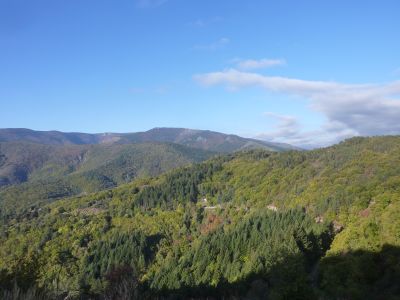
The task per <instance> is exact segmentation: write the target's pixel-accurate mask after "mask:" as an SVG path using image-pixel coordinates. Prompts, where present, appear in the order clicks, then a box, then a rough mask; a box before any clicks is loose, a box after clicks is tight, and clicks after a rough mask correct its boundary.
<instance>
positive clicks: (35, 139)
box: [0, 128, 298, 152]
mask: <svg viewBox="0 0 400 300" xmlns="http://www.w3.org/2000/svg"><path fill="white" fill-rule="evenodd" d="M10 141H25V142H32V143H39V144H46V145H85V144H130V143H143V142H165V143H175V144H180V145H184V146H188V147H193V148H199V149H203V150H209V151H214V152H234V151H240V150H244V149H249V148H264V149H267V150H271V151H283V150H290V149H298V148H296V147H294V146H291V145H288V144H282V143H271V142H266V141H261V140H256V139H249V138H243V137H239V136H237V135H233V134H223V133H219V132H214V131H209V130H194V129H186V128H153V129H151V130H148V131H145V132H134V133H97V134H89V133H79V132H60V131H35V130H30V129H24V128H7V129H0V142H10Z"/></svg>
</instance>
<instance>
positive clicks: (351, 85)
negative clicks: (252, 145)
mask: <svg viewBox="0 0 400 300" xmlns="http://www.w3.org/2000/svg"><path fill="white" fill-rule="evenodd" d="M399 13H400V2H399V1H397V0H393V1H388V0H382V1H369V0H363V1H348V0H347V1H343V0H337V1H317V0H315V1H311V0H308V1H307V0H304V1H289V0H286V1H265V0H263V1H262V0H260V1H256V0H254V1H252V0H249V1H236V0H229V1H228V0H227V1H224V0H220V1H215V0H213V1H211V0H198V1H194V0H136V1H135V0H129V1H128V0H118V1H111V0H109V1H105V0H85V1H82V0H69V1H66V0H57V1H55V0H46V1H45V0H35V1H29V0H26V1H21V0H0V105H1V108H0V127H1V128H10V127H26V128H32V129H37V130H53V129H55V130H61V131H82V132H133V131H142V130H147V129H150V128H152V127H164V126H168V127H187V128H197V129H209V130H215V131H221V132H226V133H235V134H239V135H243V136H249V137H258V138H263V139H267V140H272V141H278V142H290V143H293V144H296V145H300V146H306V147H312V146H315V145H325V144H330V143H333V142H336V141H338V140H341V139H343V138H346V137H349V136H353V135H376V134H399V133H400V122H397V120H399V119H400V101H399V99H400V96H399V95H400V82H399V81H398V80H399V79H400V38H399V37H400V36H399V29H400V18H399ZM398 123H399V124H398Z"/></svg>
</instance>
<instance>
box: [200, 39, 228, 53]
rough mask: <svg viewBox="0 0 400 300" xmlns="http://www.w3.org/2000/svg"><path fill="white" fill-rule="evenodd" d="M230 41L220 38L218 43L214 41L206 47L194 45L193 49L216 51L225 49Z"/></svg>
mask: <svg viewBox="0 0 400 300" xmlns="http://www.w3.org/2000/svg"><path fill="white" fill-rule="evenodd" d="M229 42H230V40H229V39H228V38H226V37H223V38H220V39H219V40H218V41H215V42H213V43H211V44H208V45H196V46H194V47H193V48H194V49H196V50H209V51H213V50H217V49H219V48H223V47H225V46H226V45H227V44H229Z"/></svg>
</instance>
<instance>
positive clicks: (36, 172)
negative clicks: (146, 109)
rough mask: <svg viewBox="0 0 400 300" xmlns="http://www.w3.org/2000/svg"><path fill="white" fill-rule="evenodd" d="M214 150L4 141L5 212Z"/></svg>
mask: <svg viewBox="0 0 400 300" xmlns="http://www.w3.org/2000/svg"><path fill="white" fill-rule="evenodd" d="M213 155H215V153H213V152H209V151H205V150H201V149H193V148H189V147H185V146H182V145H177V144H170V143H138V144H124V145H111V144H101V145H67V146H58V145H44V144H36V143H27V142H4V143H0V216H2V217H4V216H5V215H8V214H10V213H14V212H15V210H17V211H19V210H25V211H26V210H27V209H28V210H32V209H35V205H37V204H38V203H41V202H42V203H43V202H48V201H53V200H54V199H58V198H62V197H67V196H72V195H77V194H82V193H83V194H85V193H92V192H95V191H100V190H104V189H108V188H113V187H116V186H118V185H120V184H123V183H127V182H130V181H132V180H133V179H135V178H138V177H149V176H156V175H159V174H161V173H163V172H165V171H168V170H171V169H174V168H177V167H180V166H183V165H187V164H190V163H193V162H200V161H203V160H205V159H207V158H209V157H211V156H213Z"/></svg>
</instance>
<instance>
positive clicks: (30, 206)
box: [0, 136, 400, 299]
mask: <svg viewBox="0 0 400 300" xmlns="http://www.w3.org/2000/svg"><path fill="white" fill-rule="evenodd" d="M111 166H114V165H111ZM107 167H108V165H105V166H104V168H105V169H104V173H107V172H110V174H111V173H113V174H118V173H115V172H117V171H115V172H114V169H110V170H107ZM117 169H118V168H117V167H116V168H115V170H117ZM115 176H118V175H115ZM79 180H81V179H79ZM119 184H120V185H119V186H110V188H109V189H106V190H102V191H97V192H93V193H90V192H88V193H86V194H80V195H77V193H75V195H73V194H72V196H71V194H70V193H66V194H63V193H62V191H61V192H60V191H59V189H61V190H62V189H63V188H64V187H63V185H62V184H59V183H57V182H55V183H54V186H55V187H56V188H55V189H53V188H50V187H49V188H47V187H46V189H47V190H46V192H47V193H60V194H57V197H55V198H54V199H53V200H52V201H37V200H38V198H35V199H31V200H29V199H28V198H27V197H28V196H27V195H29V194H30V192H27V193H24V192H20V191H21V190H19V189H20V188H21V187H22V186H24V184H21V185H15V186H12V187H6V188H3V189H2V190H0V209H1V225H0V298H1V297H2V298H4V299H400V218H399V216H400V137H398V136H386V137H370V138H361V137H357V138H352V139H349V140H346V141H344V142H341V143H339V144H337V145H334V146H331V147H328V148H324V149H317V150H312V151H288V152H282V153H274V152H269V151H266V150H261V149H259V150H257V149H255V150H248V151H243V152H236V153H233V154H224V155H220V156H215V157H212V158H210V159H208V160H206V161H204V162H200V163H195V164H192V165H186V166H183V167H179V168H177V169H173V170H171V169H168V171H166V172H164V173H163V174H161V175H157V176H154V175H151V174H149V176H141V177H140V178H136V179H133V180H130V181H129V182H127V183H124V182H120V183H119ZM39 186H40V185H39ZM39 186H38V189H39ZM42 187H43V185H42ZM111 187H112V188H111ZM10 195H11V196H10ZM15 201H18V202H19V203H20V205H19V206H18V209H17V208H16V207H14V206H13V205H14V204H13V203H14V202H15Z"/></svg>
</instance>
